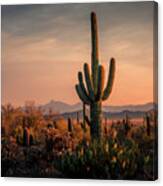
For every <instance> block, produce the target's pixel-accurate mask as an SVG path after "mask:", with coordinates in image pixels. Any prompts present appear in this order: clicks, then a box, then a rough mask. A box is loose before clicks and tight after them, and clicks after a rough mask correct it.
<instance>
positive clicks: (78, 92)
mask: <svg viewBox="0 0 163 186" xmlns="http://www.w3.org/2000/svg"><path fill="white" fill-rule="evenodd" d="M75 88H76V92H77V94H78V96H79V98H80V99H81V100H82V101H83V102H84V103H85V104H88V105H89V104H90V100H89V98H88V97H87V96H86V95H85V94H84V92H83V89H82V88H81V86H80V85H75Z"/></svg>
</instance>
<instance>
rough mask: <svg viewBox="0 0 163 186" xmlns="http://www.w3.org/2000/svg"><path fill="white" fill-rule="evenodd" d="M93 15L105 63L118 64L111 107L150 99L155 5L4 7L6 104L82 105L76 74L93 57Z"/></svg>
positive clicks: (3, 74) (4, 94)
mask: <svg viewBox="0 0 163 186" xmlns="http://www.w3.org/2000/svg"><path fill="white" fill-rule="evenodd" d="M91 11H95V12H96V13H97V15H98V23H99V34H100V37H99V38H100V43H99V44H100V59H101V62H102V63H103V64H104V65H105V66H106V67H107V63H108V61H109V58H110V57H112V56H114V57H115V58H116V60H117V73H116V82H115V89H114V94H113V95H112V96H111V99H110V103H112V104H121V103H126V104H127V103H131V102H134V101H135V102H136V101H137V102H145V101H151V99H152V97H153V95H152V88H153V87H152V86H153V81H152V73H153V69H152V66H153V55H152V51H153V2H137V3H97V4H70V5H66V4H65V5H12V6H2V91H3V92H2V96H3V97H2V99H3V101H4V102H6V101H11V102H14V103H17V104H22V103H23V102H24V101H25V99H36V100H38V102H45V101H47V100H49V99H52V98H53V99H62V100H64V101H67V102H69V103H74V102H77V101H78V97H77V95H76V94H75V90H74V84H75V83H76V81H77V78H76V74H77V71H78V70H79V69H81V68H82V65H83V62H85V61H86V62H90V58H91V57H90V53H91V44H90V42H91V38H90V20H89V16H90V12H91ZM142 79H143V80H142ZM24 82H25V86H24ZM61 82H62V83H61ZM126 82H127V83H126ZM133 85H134V86H135V87H134V88H131V87H132V86H133ZM126 86H127V87H128V88H126ZM15 87H21V88H22V91H21V92H20V91H19V89H20V88H18V89H16V88H15ZM23 87H24V88H23ZM143 87H145V88H143ZM129 89H130V91H128V96H126V94H127V91H126V90H129ZM43 90H44V91H43ZM138 90H139V91H138ZM65 92H66V94H65ZM124 96H125V97H124ZM122 98H123V99H122ZM143 100H144V101H143Z"/></svg>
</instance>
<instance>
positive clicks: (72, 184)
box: [0, 0, 163, 186]
mask: <svg viewBox="0 0 163 186" xmlns="http://www.w3.org/2000/svg"><path fill="white" fill-rule="evenodd" d="M74 2H78V3H80V2H123V1H122V0H118V1H117V0H112V1H108V0H98V1H97V0H89V1H88V0H82V1H80V0H71V1H70V0H47V1H46V0H28V1H27V0H0V4H1V5H2V4H30V3H32V4H43V3H74ZM128 2H132V0H130V1H128ZM157 2H158V3H159V29H158V33H159V34H158V41H159V42H158V44H159V47H158V50H159V51H158V52H159V55H158V60H159V69H158V73H159V82H158V86H159V92H158V94H159V97H158V98H159V179H158V180H157V181H154V182H149V181H146V182H145V181H106V180H104V181H102V180H68V179H62V180H61V179H39V178H37V179H34V178H32V179H31V178H0V185H2V186H9V185H11V184H12V186H19V185H21V186H22V184H23V185H25V186H29V185H30V186H36V184H39V185H40V186H44V185H53V186H54V185H55V186H56V185H59V186H63V185H67V186H76V185H78V186H81V185H82V186H83V185H86V184H89V185H90V186H100V185H106V184H107V185H113V184H114V186H117V185H135V184H139V185H140V186H141V185H142V186H146V185H148V184H149V185H153V184H155V185H163V163H162V157H163V148H162V143H163V126H162V125H163V116H162V115H161V114H162V111H163V99H162V95H163V86H161V82H162V81H163V73H161V71H163V65H162V62H163V52H161V49H162V41H163V39H162V36H161V33H163V1H162V0H157ZM0 78H1V77H0ZM0 95H1V93H0Z"/></svg>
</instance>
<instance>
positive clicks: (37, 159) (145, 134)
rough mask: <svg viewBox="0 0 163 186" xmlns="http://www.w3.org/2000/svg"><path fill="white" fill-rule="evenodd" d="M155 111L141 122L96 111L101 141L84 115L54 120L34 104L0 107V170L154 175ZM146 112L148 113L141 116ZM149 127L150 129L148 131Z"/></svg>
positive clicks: (24, 174) (75, 175)
mask: <svg viewBox="0 0 163 186" xmlns="http://www.w3.org/2000/svg"><path fill="white" fill-rule="evenodd" d="M155 114H156V112H151V111H150V112H148V113H145V114H144V118H142V120H141V121H142V122H141V123H140V122H139V123H138V122H137V120H136V119H132V118H130V116H128V115H127V116H124V118H123V119H121V120H110V119H109V118H103V117H102V123H101V133H102V135H101V141H100V142H99V141H98V140H93V141H92V140H91V135H90V126H89V124H87V122H86V121H85V126H84V127H83V120H84V117H82V118H81V117H79V115H78V112H77V113H76V118H64V117H63V118H62V116H60V119H57V120H54V119H53V118H54V116H55V115H58V114H57V113H51V114H48V115H46V116H45V115H43V114H42V113H41V111H40V110H39V108H36V107H32V106H30V107H29V106H28V108H27V109H26V108H25V109H22V108H14V107H12V105H6V106H3V107H2V138H1V141H2V146H1V154H2V176H21V177H61V178H62V177H66V178H99V179H142V180H143V179H145V180H153V179H155V178H156V177H157V117H156V116H155ZM147 115H148V117H147ZM149 131H150V132H149Z"/></svg>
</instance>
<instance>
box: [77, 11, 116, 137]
mask: <svg viewBox="0 0 163 186" xmlns="http://www.w3.org/2000/svg"><path fill="white" fill-rule="evenodd" d="M91 36H92V62H91V69H92V74H90V68H89V64H87V63H85V64H84V75H85V81H86V86H87V89H86V88H85V85H84V81H83V74H82V72H78V79H79V83H78V84H77V85H76V91H77V94H78V96H79V98H80V99H81V101H82V102H84V103H85V104H87V105H90V132H91V137H92V138H93V139H94V138H96V139H99V138H101V120H102V109H101V108H102V101H104V100H106V99H108V97H109V95H110V94H111V91H112V87H113V81H114V74H115V60H114V58H111V60H110V69H109V75H108V81H107V85H106V88H105V89H104V76H105V74H104V72H105V70H104V67H103V66H102V65H100V64H99V55H98V33H97V20H96V14H95V13H94V12H92V13H91Z"/></svg>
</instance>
